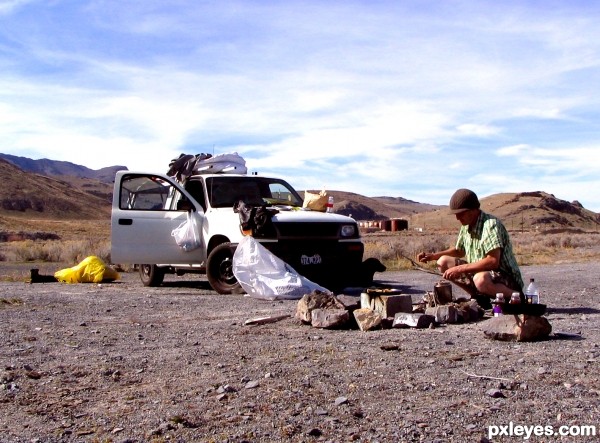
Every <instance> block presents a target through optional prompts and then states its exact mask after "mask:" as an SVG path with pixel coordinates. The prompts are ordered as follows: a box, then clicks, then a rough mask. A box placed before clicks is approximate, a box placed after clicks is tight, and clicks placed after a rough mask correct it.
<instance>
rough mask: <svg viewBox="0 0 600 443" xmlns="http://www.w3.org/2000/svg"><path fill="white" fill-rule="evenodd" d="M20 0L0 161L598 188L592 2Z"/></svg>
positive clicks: (393, 182)
mask: <svg viewBox="0 0 600 443" xmlns="http://www.w3.org/2000/svg"><path fill="white" fill-rule="evenodd" d="M26 3H27V2H6V1H5V2H3V3H0V8H2V7H3V6H4V7H6V8H8V7H9V6H10V8H11V11H12V13H13V14H14V17H13V16H11V17H7V18H4V17H2V16H1V14H0V48H3V49H4V50H3V51H0V66H2V67H3V69H2V70H1V71H0V128H1V130H0V145H1V146H3V150H4V151H5V152H7V153H11V151H12V152H13V153H14V152H15V151H16V153H17V154H18V152H38V153H40V154H43V156H50V155H52V156H54V157H55V158H56V159H57V160H62V159H65V158H62V157H69V159H72V158H73V157H74V156H75V157H76V156H77V155H80V159H79V160H77V161H75V162H76V163H81V164H85V165H86V166H89V167H94V168H96V167H102V166H108V165H111V164H115V163H122V164H126V165H127V166H129V167H130V168H132V169H153V170H162V169H164V166H165V165H166V164H167V162H168V161H169V160H170V159H171V158H173V156H176V155H178V154H179V153H180V152H185V151H188V152H194V153H195V152H210V151H211V150H212V149H214V150H215V152H225V151H233V150H237V151H239V152H240V153H242V154H243V155H245V156H246V158H247V160H248V163H249V165H252V166H251V167H253V168H255V169H258V170H259V171H261V172H267V171H269V172H275V173H277V174H280V175H289V176H290V178H291V179H292V180H291V181H294V180H298V181H299V182H302V183H304V181H305V180H306V181H309V182H310V183H314V182H319V183H322V182H324V181H327V183H328V186H329V187H330V188H331V189H334V188H341V187H346V186H347V187H348V188H349V189H348V190H351V191H353V192H361V191H362V190H367V189H368V190H369V192H368V193H367V195H386V194H387V195H390V194H391V195H397V196H404V195H407V196H410V195H413V196H415V195H420V196H427V197H431V196H436V195H439V196H440V197H439V198H440V199H442V201H443V204H446V203H447V198H448V194H451V191H452V189H453V188H455V187H460V186H463V185H464V184H465V183H469V184H470V185H474V187H475V186H476V185H477V181H478V180H481V181H482V186H484V184H485V186H492V185H493V183H492V182H494V181H498V183H497V189H498V190H499V192H500V191H502V189H505V188H506V187H508V186H511V183H515V180H512V181H511V180H510V178H511V177H514V178H515V179H516V178H518V180H521V178H522V177H528V176H530V175H531V176H534V177H535V179H532V181H531V182H526V181H524V182H521V181H518V183H520V184H523V185H524V186H525V185H527V184H528V183H530V184H531V185H537V184H544V185H548V186H552V187H553V189H556V188H557V187H563V188H565V189H566V188H567V187H568V186H569V183H571V182H577V183H582V182H587V181H588V180H589V181H591V183H596V182H595V181H594V180H600V179H596V178H595V177H597V176H598V174H597V172H598V171H597V167H596V166H595V164H598V162H597V160H598V159H597V155H596V154H595V147H596V146H598V145H599V144H600V140H598V137H597V135H596V131H595V125H596V123H595V122H596V121H597V119H598V113H599V109H598V102H597V99H596V97H598V96H600V84H599V83H598V82H596V81H594V79H595V78H596V77H597V75H598V71H599V67H600V56H599V54H600V43H599V42H600V39H598V38H597V37H598V34H599V33H600V31H599V30H598V29H597V25H596V24H597V21H598V18H600V13H599V12H598V11H597V10H596V8H594V7H593V6H592V5H580V4H577V5H567V4H565V5H562V6H561V8H560V9H559V8H543V7H541V6H540V7H537V6H536V5H533V4H523V5H516V4H511V5H506V4H504V3H497V2H484V3H481V2H474V1H473V2H472V1H466V2H440V3H437V4H435V5H433V4H432V5H429V7H428V8H421V7H420V6H418V5H413V4H406V3H402V2H400V3H398V2H383V3H374V4H371V3H369V4H366V3H364V4H363V3H360V2H359V3H336V4H330V3H329V4H328V3H327V2H325V3H323V2H316V1H314V2H310V1H309V2H302V3H300V2H295V1H291V2H287V3H286V4H285V5H283V4H282V5H278V4H265V3H261V4H257V3H254V2H249V1H245V0H242V1H239V2H236V3H227V2H225V3H213V4H202V3H197V2H191V1H187V0H181V1H178V2H176V4H174V5H171V4H169V5H166V4H163V3H161V2H153V1H148V2H142V3H131V2H124V3H123V2H121V3H117V2H108V3H107V2H90V3H87V4H85V5H84V7H82V8H75V7H74V6H73V4H72V3H70V2H66V3H65V2H53V3H48V4H42V3H40V4H39V5H37V6H36V7H35V8H37V10H36V9H35V8H34V7H33V6H34V5H33V4H32V5H29V6H30V7H29V8H28V10H27V11H25V10H22V9H20V8H18V7H17V6H24V5H25V4H26ZM107 5H109V6H110V7H107ZM0 10H1V9H0ZM7 10H8V9H7ZM25 12H27V14H25ZM30 12H31V14H30ZM34 12H39V14H34ZM78 146H79V147H80V148H79V151H78V150H77V149H78V148H77V147H78ZM81 146H87V147H89V149H93V150H94V151H96V152H98V151H102V152H103V153H104V155H102V156H99V157H94V156H89V155H81V154H82V153H83V152H86V151H85V150H84V149H82V148H81ZM117 158H118V159H119V160H118V161H115V160H114V159H117ZM325 178H326V180H325ZM545 180H547V181H545ZM552 180H554V184H552ZM567 180H570V182H568V183H567ZM440 182H442V183H444V185H443V186H441V187H440V184H439V183H440ZM597 184H600V183H597ZM317 187H318V186H317ZM587 198H589V199H590V200H588V201H590V202H591V201H592V200H591V198H592V197H591V196H588V197H587ZM594 201H596V200H594ZM584 203H585V202H584ZM597 209H600V202H598V204H597Z"/></svg>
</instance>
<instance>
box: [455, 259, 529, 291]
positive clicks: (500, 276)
mask: <svg viewBox="0 0 600 443" xmlns="http://www.w3.org/2000/svg"><path fill="white" fill-rule="evenodd" d="M467 263H468V262H467V261H465V260H462V259H460V258H457V259H456V265H455V266H458V265H464V264H467ZM487 272H488V273H489V274H490V277H491V279H492V282H493V283H498V284H501V285H504V286H506V287H508V288H510V289H513V290H514V291H517V292H519V293H520V292H521V288H520V287H519V285H518V284H517V283H516V282H515V281H514V279H513V278H512V277H511V276H510V275H508V274H507V273H506V272H502V271H501V270H497V271H487ZM460 281H461V282H462V283H464V284H466V285H467V286H470V287H471V288H473V290H476V288H475V283H473V274H463V276H462V278H461V279H460Z"/></svg>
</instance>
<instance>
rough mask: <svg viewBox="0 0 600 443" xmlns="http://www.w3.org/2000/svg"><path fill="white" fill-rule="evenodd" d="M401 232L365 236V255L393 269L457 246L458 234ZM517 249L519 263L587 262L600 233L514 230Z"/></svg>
mask: <svg viewBox="0 0 600 443" xmlns="http://www.w3.org/2000/svg"><path fill="white" fill-rule="evenodd" d="M457 233H458V229H457V232H456V233H454V234H446V233H433V232H432V233H414V232H411V231H400V232H391V233H373V234H365V235H363V241H364V243H365V258H367V257H374V258H377V259H379V260H381V261H382V262H383V263H384V264H385V265H386V266H387V267H388V269H390V270H393V269H407V268H410V267H411V266H412V265H411V263H410V262H409V261H408V260H405V259H403V256H406V257H409V258H411V259H413V260H415V259H416V256H417V254H418V253H419V252H421V251H425V252H433V251H441V250H444V249H447V248H448V247H451V246H453V245H454V242H455V241H456V234H457ZM510 237H511V242H512V245H513V251H514V252H515V256H516V258H517V261H518V263H519V265H522V266H523V265H534V264H549V263H556V262H560V261H571V262H573V261H586V260H591V259H597V258H598V257H599V256H600V235H599V234H598V233H596V232H588V233H581V232H575V233H571V232H568V231H566V232H565V231H561V232H557V233H548V232H517V231H515V232H511V233H510Z"/></svg>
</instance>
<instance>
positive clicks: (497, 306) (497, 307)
mask: <svg viewBox="0 0 600 443" xmlns="http://www.w3.org/2000/svg"><path fill="white" fill-rule="evenodd" d="M502 303H504V294H502V292H499V293H497V294H496V300H494V307H493V309H492V314H494V317H500V316H501V315H504V313H503V312H502Z"/></svg>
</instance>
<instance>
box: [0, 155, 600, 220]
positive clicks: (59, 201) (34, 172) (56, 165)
mask: <svg viewBox="0 0 600 443" xmlns="http://www.w3.org/2000/svg"><path fill="white" fill-rule="evenodd" d="M2 157H4V158H6V157H10V158H11V159H12V160H13V161H11V162H9V161H6V160H2ZM15 162H18V163H20V165H22V166H18V165H16V164H15ZM121 169H127V168H126V167H125V166H113V167H110V168H103V169H100V170H98V171H92V170H90V169H88V168H85V167H83V166H78V165H75V164H72V163H68V162H55V161H52V160H30V159H27V158H24V157H15V156H7V155H5V154H0V176H2V180H3V186H2V187H1V188H0V222H2V221H3V220H4V221H5V222H6V220H8V219H9V218H10V219H15V217H16V219H17V220H21V221H24V220H31V219H46V220H50V219H53V220H65V219H72V220H106V221H108V220H109V219H110V203H111V199H112V181H113V178H114V173H115V172H116V171H118V170H121ZM313 192H318V191H313ZM329 192H330V194H331V195H333V197H334V200H335V205H334V209H335V212H337V213H340V214H346V215H351V216H352V217H354V218H355V219H356V220H383V219H390V218H402V219H405V220H408V224H409V228H410V229H421V230H424V231H438V230H452V231H454V230H456V229H457V227H458V225H457V221H456V218H455V216H454V215H452V214H449V213H448V210H447V206H436V205H430V204H427V203H419V202H415V201H411V200H407V199H404V198H402V197H386V196H381V197H366V196H363V195H360V194H355V193H351V192H343V191H329ZM481 204H482V209H483V210H485V211H487V212H490V213H492V214H494V215H496V216H498V217H499V218H500V219H502V220H503V221H504V223H505V225H506V226H507V227H508V228H509V229H511V230H519V229H521V230H530V229H535V230H544V231H547V230H552V229H559V230H560V229H571V230H572V229H580V230H592V231H597V230H598V229H599V227H600V216H599V214H597V213H595V212H592V211H589V210H587V209H585V208H584V207H583V206H582V205H581V204H580V203H579V202H577V201H574V202H567V201H565V200H561V199H559V198H557V197H555V196H554V195H551V194H547V193H545V192H542V191H535V192H521V193H505V194H495V195H492V196H488V197H484V198H482V199H481ZM7 217H8V218H7ZM2 224H4V225H6V224H7V223H2Z"/></svg>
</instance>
